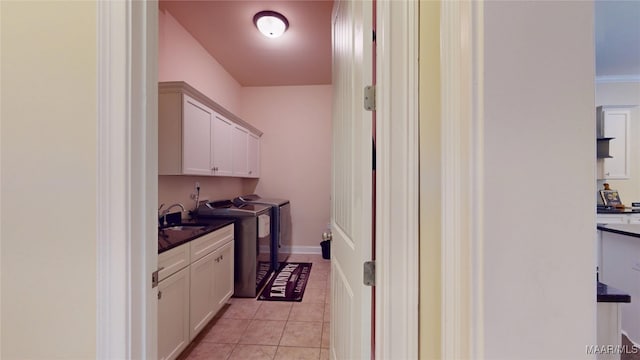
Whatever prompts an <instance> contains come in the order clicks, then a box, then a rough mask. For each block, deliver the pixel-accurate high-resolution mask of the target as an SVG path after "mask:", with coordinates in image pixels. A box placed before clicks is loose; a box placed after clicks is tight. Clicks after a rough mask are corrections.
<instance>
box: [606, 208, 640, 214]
mask: <svg viewBox="0 0 640 360" xmlns="http://www.w3.org/2000/svg"><path fill="white" fill-rule="evenodd" d="M596 210H597V213H598V214H640V208H624V209H604V208H598V209H596Z"/></svg>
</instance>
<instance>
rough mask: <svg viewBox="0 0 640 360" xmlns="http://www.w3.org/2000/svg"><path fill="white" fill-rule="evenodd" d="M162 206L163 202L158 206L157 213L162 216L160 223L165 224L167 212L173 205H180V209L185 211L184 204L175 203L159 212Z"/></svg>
mask: <svg viewBox="0 0 640 360" xmlns="http://www.w3.org/2000/svg"><path fill="white" fill-rule="evenodd" d="M163 206H164V204H162V205H160V207H159V208H158V214H159V216H160V217H161V218H162V225H167V214H168V213H169V211H170V210H171V209H173V208H174V207H176V206H178V207H180V209H181V210H182V211H185V208H184V206H183V205H182V204H180V203H175V204H173V205H170V206H169V207H168V208H166V209H164V210H163V211H162V212H160V210H161V209H162V207H163Z"/></svg>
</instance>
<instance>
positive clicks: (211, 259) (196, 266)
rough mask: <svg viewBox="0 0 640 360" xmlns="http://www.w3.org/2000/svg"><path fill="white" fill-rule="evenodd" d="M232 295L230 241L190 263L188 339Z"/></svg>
mask: <svg viewBox="0 0 640 360" xmlns="http://www.w3.org/2000/svg"><path fill="white" fill-rule="evenodd" d="M231 240H233V238H231ZM231 295H233V241H229V242H226V243H225V244H224V245H223V246H222V247H220V248H218V249H217V250H215V251H213V252H211V253H209V254H208V255H206V256H204V257H203V258H201V259H199V260H197V261H196V262H194V263H192V264H191V291H190V295H189V297H190V302H191V305H190V307H191V313H190V319H189V323H190V330H189V331H190V335H189V337H190V340H193V338H195V337H196V336H197V335H198V334H199V333H200V331H201V330H202V329H203V328H204V327H205V326H206V325H207V323H209V321H210V320H211V319H212V318H213V316H214V315H215V314H216V313H217V312H218V311H219V310H220V309H221V308H222V307H223V306H224V304H226V302H227V301H228V300H229V298H231Z"/></svg>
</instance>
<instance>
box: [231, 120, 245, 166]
mask: <svg viewBox="0 0 640 360" xmlns="http://www.w3.org/2000/svg"><path fill="white" fill-rule="evenodd" d="M248 147H249V132H248V131H247V129H245V128H243V127H242V126H238V125H235V126H234V127H233V175H234V176H242V177H246V176H248V175H249V158H248V157H247V154H248Z"/></svg>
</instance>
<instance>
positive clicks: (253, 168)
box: [248, 133, 260, 178]
mask: <svg viewBox="0 0 640 360" xmlns="http://www.w3.org/2000/svg"><path fill="white" fill-rule="evenodd" d="M248 148H249V156H248V158H249V174H248V176H249V177H253V178H257V177H260V137H259V136H258V135H256V134H253V133H249V147H248Z"/></svg>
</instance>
